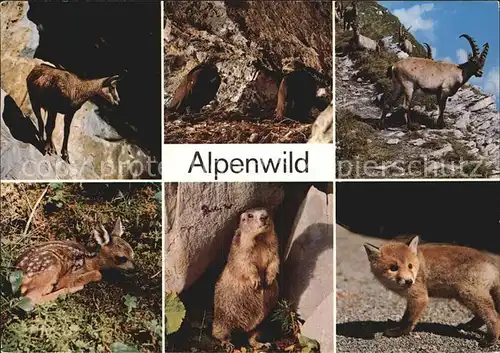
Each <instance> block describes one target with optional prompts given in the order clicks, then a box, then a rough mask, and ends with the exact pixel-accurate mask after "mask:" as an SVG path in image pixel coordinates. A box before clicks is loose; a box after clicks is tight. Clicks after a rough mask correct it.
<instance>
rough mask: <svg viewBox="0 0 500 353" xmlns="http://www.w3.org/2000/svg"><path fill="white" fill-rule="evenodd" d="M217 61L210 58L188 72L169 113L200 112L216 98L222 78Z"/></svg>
mask: <svg viewBox="0 0 500 353" xmlns="http://www.w3.org/2000/svg"><path fill="white" fill-rule="evenodd" d="M215 61H216V59H215V58H210V59H208V60H207V61H205V62H202V63H201V64H198V65H197V66H195V67H194V68H193V69H191V70H190V71H189V72H188V74H187V75H186V76H185V77H184V78H183V79H182V81H181V83H180V84H179V86H178V87H177V89H176V90H175V92H174V96H173V98H172V101H171V102H170V105H169V106H168V107H167V109H168V110H169V111H175V112H179V113H183V112H185V111H186V109H187V108H189V109H190V110H191V111H193V112H199V111H200V110H201V108H203V107H204V106H205V105H207V104H208V103H210V101H212V100H213V99H214V98H215V97H216V95H217V91H218V90H219V86H220V84H221V77H220V74H219V70H218V69H217V66H215Z"/></svg>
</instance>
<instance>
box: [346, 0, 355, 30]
mask: <svg viewBox="0 0 500 353" xmlns="http://www.w3.org/2000/svg"><path fill="white" fill-rule="evenodd" d="M357 16H358V11H357V8H356V2H354V1H353V2H351V5H350V6H348V7H346V8H345V9H344V31H348V30H349V28H350V27H352V25H353V24H354V21H355V20H356V17H357Z"/></svg>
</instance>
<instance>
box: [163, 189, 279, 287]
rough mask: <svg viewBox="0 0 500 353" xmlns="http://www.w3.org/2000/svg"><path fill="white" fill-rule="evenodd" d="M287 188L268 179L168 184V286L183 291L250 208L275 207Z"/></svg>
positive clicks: (215, 253)
mask: <svg viewBox="0 0 500 353" xmlns="http://www.w3.org/2000/svg"><path fill="white" fill-rule="evenodd" d="M282 200H283V189H282V188H281V187H280V186H279V185H277V184H268V183H182V184H168V185H167V186H166V210H167V211H166V212H167V217H166V218H167V221H166V240H165V241H166V244H165V248H166V290H167V291H175V292H181V291H182V290H184V289H186V288H187V287H189V286H190V285H191V284H192V283H193V282H194V281H196V280H197V279H198V278H199V277H200V276H201V274H202V273H203V272H204V271H205V269H206V268H207V266H208V265H209V264H210V263H211V262H212V261H213V260H214V259H215V257H217V256H220V253H221V251H222V250H221V249H223V247H224V246H225V245H227V242H228V241H230V240H231V239H232V237H233V235H234V231H235V230H236V228H237V226H238V220H239V215H240V214H241V212H243V211H245V210H246V209H248V208H251V207H256V206H265V207H268V208H270V209H274V208H275V207H276V206H278V205H279V204H280V203H281V202H282Z"/></svg>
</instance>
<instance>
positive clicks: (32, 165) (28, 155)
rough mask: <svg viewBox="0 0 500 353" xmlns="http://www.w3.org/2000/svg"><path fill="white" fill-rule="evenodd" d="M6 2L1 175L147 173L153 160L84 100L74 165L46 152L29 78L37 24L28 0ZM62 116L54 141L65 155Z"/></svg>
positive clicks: (73, 140) (72, 144)
mask: <svg viewBox="0 0 500 353" xmlns="http://www.w3.org/2000/svg"><path fill="white" fill-rule="evenodd" d="M0 6H1V10H2V11H1V33H2V48H1V56H2V57H1V68H2V70H1V85H2V97H1V99H2V111H1V137H2V141H1V149H2V157H1V164H2V167H1V170H0V172H1V173H0V177H1V178H2V179H122V178H139V177H142V176H144V175H146V174H147V168H149V167H150V158H149V157H148V155H147V154H146V153H145V152H143V150H141V149H140V148H139V147H137V146H136V145H134V144H132V143H130V142H128V141H127V140H125V139H124V138H123V137H122V136H120V134H118V132H117V131H116V130H115V129H114V128H113V127H112V126H111V125H110V124H108V123H107V122H106V121H104V120H103V119H101V117H100V116H99V109H98V107H97V106H96V105H95V104H93V103H92V102H90V101H89V102H87V103H85V104H84V105H83V106H82V108H81V109H80V110H78V112H77V113H76V114H75V116H74V119H73V122H72V124H71V131H70V135H69V144H68V152H69V158H70V162H71V164H67V163H65V162H64V161H63V160H62V159H61V158H60V156H54V155H53V156H48V155H43V154H42V153H41V152H40V151H41V150H42V149H41V146H40V142H39V141H38V138H37V132H38V124H37V122H36V117H35V116H34V113H33V111H32V109H31V103H30V100H29V95H28V93H27V88H26V77H27V75H28V74H29V72H30V71H31V70H32V69H33V67H35V66H36V65H37V64H38V63H40V62H41V60H39V59H36V58H34V55H35V50H36V48H37V47H38V43H39V34H38V31H37V27H36V25H35V24H33V23H32V22H31V21H29V20H28V18H27V11H28V8H29V4H28V2H25V1H5V2H2V3H1V4H0ZM63 120H64V119H63V117H62V116H61V115H60V114H59V115H58V118H57V122H56V128H55V130H54V133H53V140H54V143H55V146H56V149H57V151H58V153H60V150H61V145H62V139H63Z"/></svg>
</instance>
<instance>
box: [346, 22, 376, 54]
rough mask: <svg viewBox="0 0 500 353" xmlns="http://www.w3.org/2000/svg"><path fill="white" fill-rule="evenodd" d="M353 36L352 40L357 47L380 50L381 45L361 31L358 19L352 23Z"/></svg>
mask: <svg viewBox="0 0 500 353" xmlns="http://www.w3.org/2000/svg"><path fill="white" fill-rule="evenodd" d="M352 29H353V37H352V42H353V43H354V45H355V47H356V49H361V50H372V51H378V50H379V46H378V44H377V42H376V41H374V40H373V39H371V38H368V37H365V36H363V35H361V34H360V33H359V26H358V21H354V23H353V24H352Z"/></svg>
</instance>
